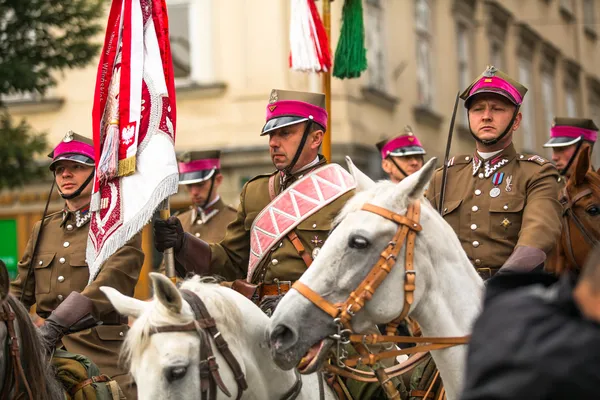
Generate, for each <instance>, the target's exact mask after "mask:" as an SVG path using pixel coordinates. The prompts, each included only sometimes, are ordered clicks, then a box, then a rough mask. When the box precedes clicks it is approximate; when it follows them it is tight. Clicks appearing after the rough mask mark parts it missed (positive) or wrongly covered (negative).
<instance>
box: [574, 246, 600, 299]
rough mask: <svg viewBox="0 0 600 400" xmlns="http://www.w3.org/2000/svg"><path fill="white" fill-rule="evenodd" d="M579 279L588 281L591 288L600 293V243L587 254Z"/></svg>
mask: <svg viewBox="0 0 600 400" xmlns="http://www.w3.org/2000/svg"><path fill="white" fill-rule="evenodd" d="M579 279H580V280H586V281H588V283H589V284H590V287H591V288H592V290H593V291H594V292H596V293H600V245H599V246H596V247H595V248H594V249H593V250H592V251H590V253H589V254H588V257H587V260H586V262H585V265H584V266H583V269H582V270H581V276H580V278H579Z"/></svg>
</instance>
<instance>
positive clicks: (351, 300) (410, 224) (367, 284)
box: [292, 201, 470, 398]
mask: <svg viewBox="0 0 600 400" xmlns="http://www.w3.org/2000/svg"><path fill="white" fill-rule="evenodd" d="M362 210H364V211H368V212H371V213H374V214H377V215H379V216H381V217H383V218H385V219H387V220H390V221H392V222H394V223H396V224H398V229H397V230H396V233H395V235H394V237H393V238H392V240H391V241H390V242H389V243H388V245H387V246H386V248H385V249H384V250H383V251H382V252H381V254H380V256H379V260H378V261H377V263H376V264H375V265H374V266H373V267H372V269H371V271H370V272H369V274H368V275H367V276H366V278H365V279H364V280H363V281H362V282H361V283H360V284H359V285H358V287H357V288H356V290H354V291H353V292H351V293H350V295H349V296H348V298H347V299H346V300H345V301H343V302H341V303H334V304H332V303H330V302H329V301H327V300H325V299H324V298H323V297H321V295H319V294H318V293H316V292H315V291H314V290H312V289H311V288H309V287H308V286H307V285H306V284H304V283H302V282H300V281H296V283H294V285H293V286H292V288H293V289H295V290H297V291H298V292H299V293H300V294H301V295H303V296H304V297H306V298H307V299H308V300H309V301H310V302H312V303H313V304H314V305H315V306H317V307H318V308H320V309H321V310H322V311H324V312H325V313H327V314H328V315H330V316H331V317H332V318H334V322H335V323H336V325H338V333H337V335H332V336H331V338H333V339H334V340H336V341H337V342H338V354H337V357H338V359H337V366H336V365H333V364H326V365H325V368H326V369H327V370H329V371H330V372H333V373H336V374H339V375H342V376H345V377H348V378H352V379H356V380H359V381H374V379H373V375H375V377H376V378H377V381H379V383H380V384H381V385H382V386H383V388H384V389H385V390H386V392H387V393H388V396H389V398H399V394H398V392H397V389H396V388H395V386H394V385H393V383H392V381H391V378H393V377H395V376H399V375H401V374H402V373H405V372H406V371H407V369H406V368H405V367H404V366H402V367H400V366H399V365H397V366H394V367H391V368H388V369H385V368H383V367H380V366H379V361H380V360H382V359H385V358H392V357H396V356H398V355H402V354H418V353H421V354H422V353H423V352H426V351H430V350H441V349H445V348H448V347H452V346H456V345H462V344H466V343H468V340H469V338H470V336H460V337H411V336H395V335H394V333H395V332H396V328H397V327H398V325H399V324H400V323H401V322H402V321H403V320H404V319H405V318H406V317H407V316H408V313H409V311H410V308H411V306H412V304H413V301H414V291H415V288H416V277H417V271H415V269H414V248H415V241H416V236H417V233H418V232H420V231H421V230H422V227H421V225H420V224H419V220H420V215H421V203H420V202H419V201H415V202H413V203H411V204H409V205H408V209H407V212H406V216H404V215H400V214H397V213H395V212H393V211H390V210H388V209H385V208H382V207H379V206H376V205H373V204H369V203H367V204H365V205H363V207H362ZM405 243H406V254H405V264H404V269H405V271H404V305H403V307H402V311H401V312H400V315H399V316H398V317H397V318H395V319H394V320H393V321H392V322H390V323H389V324H388V326H387V328H386V333H387V334H386V335H377V334H371V335H357V334H352V327H351V324H350V322H351V320H352V317H354V316H355V315H356V313H358V312H359V311H360V310H361V309H362V308H363V307H364V306H365V303H366V302H367V301H369V300H370V299H371V298H372V297H373V294H374V293H375V291H376V290H377V288H378V287H379V285H381V283H382V282H383V280H384V279H385V278H386V277H387V276H388V275H389V273H390V272H391V270H392V268H393V267H394V265H395V264H396V261H397V259H398V254H399V253H400V250H401V249H402V247H403V246H404V244H405ZM386 342H387V343H416V344H417V346H414V347H411V348H407V349H401V350H390V351H384V352H381V353H378V354H373V353H371V351H370V350H369V349H368V347H367V345H371V344H376V343H386ZM348 343H352V345H353V346H354V348H355V349H356V351H357V352H358V355H357V356H353V357H350V358H347V357H345V356H342V357H340V344H348ZM360 365H364V366H371V367H372V368H373V369H374V373H365V372H364V371H360V370H358V369H357V368H353V367H358V366H360Z"/></svg>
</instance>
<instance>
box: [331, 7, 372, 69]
mask: <svg viewBox="0 0 600 400" xmlns="http://www.w3.org/2000/svg"><path fill="white" fill-rule="evenodd" d="M366 69H367V49H365V24H364V21H363V7H362V0H345V1H344V8H343V9H342V30H341V32H340V39H339V41H338V44H337V48H336V50H335V61H334V63H333V76H335V77H336V78H340V79H345V78H358V77H359V76H360V74H361V73H362V72H363V71H364V70H366Z"/></svg>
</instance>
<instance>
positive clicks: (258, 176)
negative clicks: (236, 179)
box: [246, 171, 279, 185]
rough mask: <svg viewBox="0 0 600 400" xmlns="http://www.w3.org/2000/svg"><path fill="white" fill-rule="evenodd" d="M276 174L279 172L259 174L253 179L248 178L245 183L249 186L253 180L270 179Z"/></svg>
mask: <svg viewBox="0 0 600 400" xmlns="http://www.w3.org/2000/svg"><path fill="white" fill-rule="evenodd" d="M277 172H279V171H273V172H269V173H267V174H259V175H256V176H255V177H253V178H250V179H249V180H248V182H246V185H247V184H249V183H250V182H253V181H255V180H257V179H260V178H269V177H271V175H273V174H276V173H277Z"/></svg>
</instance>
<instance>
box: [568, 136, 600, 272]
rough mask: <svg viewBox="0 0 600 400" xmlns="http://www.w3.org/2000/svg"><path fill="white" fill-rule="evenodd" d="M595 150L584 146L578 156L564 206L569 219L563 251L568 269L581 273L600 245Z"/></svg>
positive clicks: (599, 191) (599, 179)
mask: <svg viewBox="0 0 600 400" xmlns="http://www.w3.org/2000/svg"><path fill="white" fill-rule="evenodd" d="M590 153H591V147H589V145H587V144H584V146H582V148H581V150H580V151H579V153H578V154H577V158H576V159H575V161H574V163H573V166H572V168H571V169H570V171H571V177H570V178H569V181H568V182H567V186H566V187H565V189H564V191H563V193H562V195H561V202H562V203H563V207H564V215H565V216H566V220H565V224H564V226H563V230H562V240H561V242H562V247H563V249H562V251H563V252H564V253H565V256H566V257H567V261H568V264H569V265H568V266H567V268H572V269H577V270H578V269H580V268H581V267H582V266H583V264H584V263H585V260H586V259H587V256H588V254H589V252H590V251H591V250H592V249H593V248H594V246H595V245H597V244H599V243H600V173H599V172H598V171H594V170H593V169H592V168H590V167H591V164H590Z"/></svg>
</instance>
